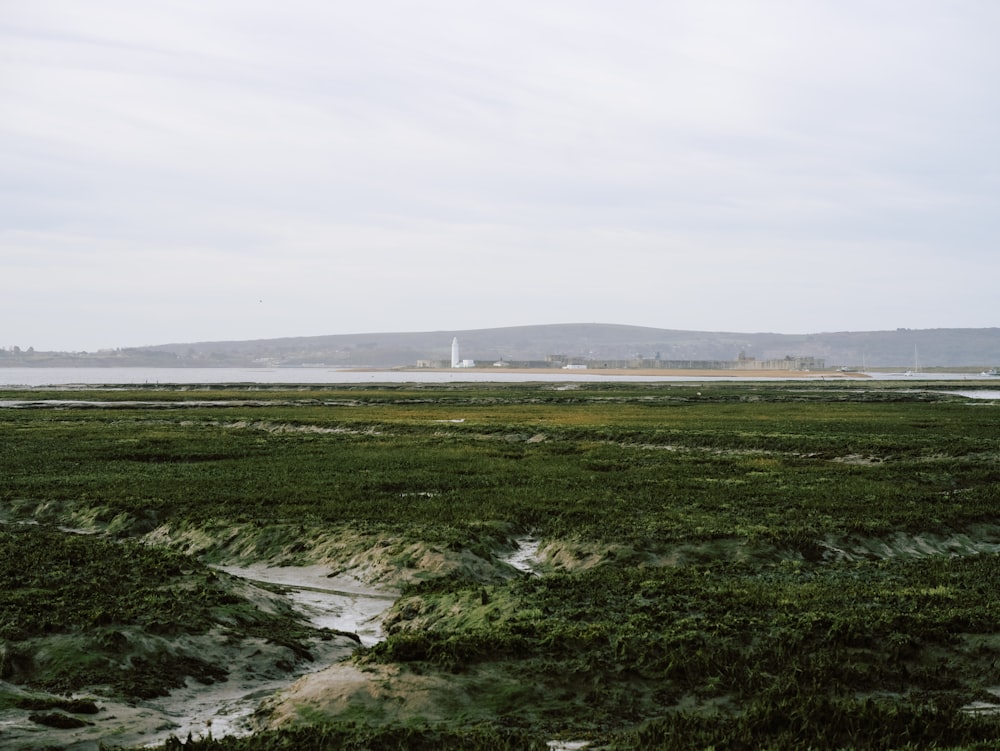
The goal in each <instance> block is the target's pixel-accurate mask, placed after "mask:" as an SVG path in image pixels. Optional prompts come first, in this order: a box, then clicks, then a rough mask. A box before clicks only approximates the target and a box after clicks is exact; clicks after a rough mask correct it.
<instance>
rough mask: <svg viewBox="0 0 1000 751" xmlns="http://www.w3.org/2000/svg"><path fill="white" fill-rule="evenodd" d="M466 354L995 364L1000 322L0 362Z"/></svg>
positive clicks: (201, 362)
mask: <svg viewBox="0 0 1000 751" xmlns="http://www.w3.org/2000/svg"><path fill="white" fill-rule="evenodd" d="M455 337H458V341H459V347H460V351H461V357H462V358H463V359H469V360H475V361H476V363H477V364H481V365H486V366H488V365H492V364H493V363H494V362H497V361H499V360H504V361H539V360H545V359H546V357H548V356H550V355H562V356H565V357H568V358H584V359H592V360H631V359H635V358H640V357H641V358H647V359H652V358H659V359H661V360H736V359H738V358H739V357H740V356H741V354H742V355H743V356H745V357H750V358H755V359H757V360H780V359H784V358H786V357H803V358H806V357H812V358H816V359H821V360H824V361H825V363H826V366H827V367H828V368H837V367H850V368H862V367H868V368H902V369H906V368H913V367H914V366H915V365H916V366H918V367H919V368H921V369H923V368H983V369H988V368H994V367H998V366H1000V328H952V329H895V330H892V331H838V332H823V333H816V334H777V333H737V332H719V331H684V330H678V329H658V328H651V327H646V326H628V325H621V324H607V323H560V324H541V325H534V326H509V327H503V328H489V329H454V330H447V331H423V332H395V333H393V332H383V333H361V334H331V335H327V336H297V337H283V338H278V339H251V340H243V341H202V342H191V343H175V344H161V345H154V346H149V347H130V348H125V349H116V350H112V351H101V352H97V353H65V352H35V351H33V350H31V351H28V352H21V351H10V350H0V366H25V365H30V366H39V367H44V366H73V365H88V366H133V365H134V366H149V367H154V366H159V367H222V366H231V367H254V366H267V367H271V366H296V365H325V366H329V367H371V368H395V367H406V366H415V365H416V364H417V362H418V361H421V360H423V361H445V362H450V360H451V342H452V339H453V338H455Z"/></svg>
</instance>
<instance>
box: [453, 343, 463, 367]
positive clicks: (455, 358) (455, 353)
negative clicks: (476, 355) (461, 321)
mask: <svg viewBox="0 0 1000 751" xmlns="http://www.w3.org/2000/svg"><path fill="white" fill-rule="evenodd" d="M461 364H462V361H461V360H459V359H458V337H457V336H456V337H455V338H454V339H452V340H451V367H453V368H457V367H459V366H460V365H461Z"/></svg>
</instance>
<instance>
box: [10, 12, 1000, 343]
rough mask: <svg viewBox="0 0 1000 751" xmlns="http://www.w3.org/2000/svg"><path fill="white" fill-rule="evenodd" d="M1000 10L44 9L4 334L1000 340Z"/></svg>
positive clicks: (15, 117)
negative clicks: (547, 330) (694, 331)
mask: <svg viewBox="0 0 1000 751" xmlns="http://www.w3.org/2000/svg"><path fill="white" fill-rule="evenodd" d="M998 21H1000V7H998V6H996V5H995V4H993V3H991V2H987V1H986V0H957V1H956V2H952V3H948V4H942V3H938V2H930V1H927V2H924V1H921V0H918V1H911V0H907V1H906V2H904V1H903V0H884V2H879V3H875V4H871V3H861V2H855V1H853V0H849V1H848V2H833V0H817V2H810V3H798V2H790V1H789V0H752V1H751V2H741V3H732V2H724V1H723V0H706V2H698V3H694V2H691V3H687V2H685V3H671V4H662V3H652V2H641V1H638V0H635V1H632V2H625V3H621V4H618V5H615V6H609V5H607V4H605V3H596V2H572V3H571V2H569V1H568V0H558V1H557V0H554V1H550V2H540V3H524V2H520V1H515V2H510V3H504V4H494V5H489V6H481V5H469V4H467V3H460V2H457V0H440V1H437V2H430V3H421V4H419V5H414V4H412V3H406V2H401V1H397V2H388V1H384V0H378V1H376V2H373V3H366V4H357V3H355V4H329V3H320V2H312V1H310V0H298V1H297V2H291V3H288V4H283V5H281V6H276V5H274V4H272V3H263V2H241V3H234V2H228V1H223V0H219V1H218V2H213V3H196V2H181V1H180V0H171V2H167V3H160V4H156V5H136V4H134V3H128V2H123V1H122V0H101V1H97V2H92V3H87V4H86V5H85V6H82V5H80V4H78V3H74V2H59V1H57V0H37V1H36V2H32V3H24V4H19V5H17V6H16V7H13V8H11V9H9V12H8V13H6V14H5V16H4V17H3V18H2V19H0V49H2V50H3V52H2V57H0V98H2V102H3V108H4V118H3V119H2V120H0V146H2V148H0V155H2V156H0V159H2V162H0V201H2V203H0V227H2V228H3V229H2V233H0V265H2V268H3V271H4V276H5V277H8V278H14V277H16V278H17V279H18V283H17V284H14V285H8V287H13V289H10V292H9V294H5V295H4V297H3V299H2V301H0V320H3V321H4V327H3V328H4V331H3V332H2V333H3V335H4V336H5V337H6V338H11V337H13V338H15V339H18V340H21V343H22V344H23V345H31V346H35V347H36V348H48V347H52V348H74V349H75V348H83V347H96V346H102V347H104V346H118V345H128V344H135V343H153V342H156V341H161V340H171V341H187V340H201V339H217V338H256V337H258V336H261V337H263V336H279V335H298V334H320V333H336V332H351V331H375V330H394V329H407V330H414V329H436V328H461V327H474V326H501V325H508V324H510V325H514V324H524V323H543V322H550V321H567V320H586V321H607V322H615V323H637V324H643V325H650V326H664V327H675V328H701V329H720V328H721V329H729V330H742V329H754V330H765V329H766V330H779V331H789V332H791V331H810V330H832V329H851V328H854V329H858V328H884V327H895V326H897V325H904V326H911V327H917V326H921V325H924V326H939V325H940V326H962V325H965V326H987V325H995V324H996V319H995V316H994V314H993V312H992V310H993V307H994V305H993V302H992V299H993V297H994V294H993V290H992V289H991V287H992V286H993V285H992V282H991V281H990V280H991V279H992V277H993V276H995V272H996V271H997V266H998V264H1000V262H998V261H996V260H995V258H996V256H995V253H994V249H993V241H994V238H995V237H996V236H997V230H1000V226H998V225H1000V220H998V219H997V218H995V216H996V211H995V206H996V205H997V203H998V200H997V199H998V197H1000V196H998V192H1000V178H998V174H1000V152H998V146H997V142H996V139H995V136H994V134H993V130H994V125H995V123H996V122H997V121H998V120H1000V117H998V116H1000V111H998V110H1000V105H998V104H997V100H996V97H995V95H994V92H995V91H996V90H997V87H998V84H1000V52H997V51H996V45H995V43H994V40H993V35H994V30H995V29H996V28H997V25H998V24H997V22H998ZM28 258H30V260H27V259H28ZM970 268H973V269H975V271H974V273H971V274H970V273H968V270H969V269H970ZM852 295H853V296H854V297H853V298H852V299H854V302H853V303H852V304H850V305H845V304H844V300H845V298H847V297H851V296H852ZM931 298H932V299H933V300H934V303H933V305H929V304H928V303H927V300H928V299H931ZM261 299H266V300H268V301H272V302H270V303H268V302H265V303H261V302H260V300H261ZM248 301H253V303H254V304H253V305H250V303H249V302H248ZM28 309H30V310H31V311H32V315H30V316H25V315H23V312H24V311H25V310H28ZM73 311H75V313H72V312H73ZM263 311H266V313H265V312H263ZM457 311H460V313H461V318H462V319H463V320H461V321H460V320H453V319H454V318H455V316H456V314H457ZM71 314H72V316H73V320H74V322H75V325H76V327H77V328H76V330H74V331H67V328H66V327H65V325H64V323H65V321H66V320H67V316H68V315H71ZM15 321H16V324H15V323H14V322H15ZM28 339H32V340H33V341H28Z"/></svg>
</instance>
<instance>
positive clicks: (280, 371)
mask: <svg viewBox="0 0 1000 751" xmlns="http://www.w3.org/2000/svg"><path fill="white" fill-rule="evenodd" d="M824 377H825V376H824V374H822V373H816V374H815V375H811V376H794V377H793V378H787V379H786V378H770V377H760V378H755V377H747V376H725V375H719V376H707V377H706V376H695V375H692V376H675V375H664V376H657V375H599V374H597V373H587V372H586V371H579V370H556V371H553V372H552V373H526V372H517V371H511V370H498V371H497V372H485V373H484V372H481V371H471V372H470V371H462V370H456V371H428V372H421V371H418V370H371V371H368V370H345V369H338V368H0V386H8V387H9V386H24V387H37V386H75V385H80V386H101V385H119V384H120V385H130V386H135V385H157V384H163V385H167V384H182V385H192V384H202V383H204V384H220V383H260V384H282V383H285V384H298V383H302V384H324V383H331V384H336V383H470V382H472V383H594V382H598V383H599V382H608V381H623V382H638V381H643V382H670V381H675V382H683V381H705V382H708V381H782V380H793V379H794V380H795V381H806V380H822V379H824ZM869 377H870V378H872V379H875V380H899V381H900V382H903V383H905V382H907V381H914V380H920V381H928V380H934V381H941V380H947V381H984V380H996V377H995V376H994V377H992V378H988V377H985V376H981V375H976V374H971V373H920V374H919V375H915V376H905V375H903V374H901V373H871V374H869Z"/></svg>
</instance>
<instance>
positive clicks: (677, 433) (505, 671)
mask: <svg viewBox="0 0 1000 751" xmlns="http://www.w3.org/2000/svg"><path fill="white" fill-rule="evenodd" d="M918 385H919V388H914V385H913V384H912V383H909V382H908V383H907V387H906V388H905V389H903V388H900V386H899V384H892V383H885V382H854V381H840V382H827V383H822V382H815V381H810V382H804V381H803V382H788V383H780V384H779V383H711V384H709V383H701V384H695V383H672V384H622V383H608V384H587V385H568V384H563V385H558V384H554V385H545V386H543V385H538V384H511V385H497V384H488V385H483V384H480V385H413V384H401V385H396V386H338V387H322V388H321V387H300V388H291V387H287V386H283V387H273V388H272V387H222V386H220V387H213V388H208V387H205V388H179V387H178V388H170V387H162V388H155V389H153V388H149V389H132V388H128V389H104V390H95V391H80V390H74V391H72V392H65V391H53V392H44V391H40V390H33V391H31V392H24V391H16V392H9V393H6V394H4V393H0V399H10V400H18V404H17V405H16V406H10V407H9V408H7V409H3V410H0V422H2V426H0V431H2V433H0V434H2V436H3V441H2V443H0V478H2V484H0V504H2V505H0V516H2V518H3V519H4V520H5V521H6V522H7V524H6V525H4V526H3V527H0V555H2V556H3V557H4V558H3V561H2V562H0V640H2V641H0V649H2V654H0V657H2V659H0V679H3V680H7V681H12V682H15V683H19V684H21V685H24V686H27V687H29V688H32V689H36V690H48V691H50V692H51V691H69V690H78V689H84V688H89V687H92V686H94V685H100V686H103V687H105V688H104V690H105V691H113V692H118V694H120V695H123V696H129V695H131V696H141V695H142V692H150V691H157V690H165V689H166V688H169V687H170V686H171V685H175V683H176V681H177V680H178V679H179V677H183V675H185V674H186V675H191V676H193V677H196V678H200V679H202V680H219V679H221V678H224V672H223V674H221V675H220V674H219V672H218V671H219V670H220V669H223V668H224V667H225V666H223V668H220V667H219V666H216V665H206V664H200V663H198V662H197V661H193V662H192V661H185V660H184V659H180V658H178V659H176V660H174V661H173V662H171V661H170V660H169V659H167V657H165V656H163V655H169V654H171V653H170V652H169V651H163V652H162V654H160V653H157V654H158V655H160V656H159V657H157V659H160V662H159V663H157V662H155V661H149V660H148V661H147V662H145V663H144V662H142V661H134V660H133V661H132V662H130V663H129V664H128V665H127V666H125V667H122V668H120V669H118V670H117V672H116V668H115V667H114V666H115V664H116V663H115V660H114V659H113V653H114V638H113V637H111V636H108V634H114V633H123V629H126V628H127V629H133V630H138V631H140V632H150V633H153V634H155V635H157V636H158V638H169V637H170V636H171V635H172V634H174V635H178V636H180V635H182V634H183V635H190V634H197V633H199V632H200V631H206V630H211V629H212V628H213V627H215V625H217V624H218V623H220V622H222V623H225V624H227V628H229V629H230V630H231V631H232V633H233V634H234V636H233V638H237V636H238V637H239V638H249V637H255V638H270V639H279V640H284V641H285V643H287V644H290V645H298V646H299V647H300V648H303V649H304V647H302V645H303V643H304V640H305V639H306V638H307V637H308V636H309V634H308V633H307V632H306V631H303V630H302V626H301V624H296V623H294V620H293V619H292V618H291V617H290V616H288V615H287V614H280V613H278V614H275V617H276V620H272V621H268V622H266V623H265V622H263V621H262V620H261V619H260V618H254V617H251V616H250V615H249V613H248V612H243V611H242V610H241V608H243V607H244V606H245V603H244V602H243V601H241V600H240V598H239V597H237V596H236V595H234V594H233V593H232V591H230V590H229V589H226V588H225V587H222V586H221V585H220V584H218V582H217V581H216V578H217V575H215V574H213V573H212V572H211V571H210V570H208V569H206V568H205V565H204V564H205V563H206V562H234V561H237V562H261V561H264V562H272V563H276V562H280V563H283V564H289V563H299V564H306V563H322V564H324V565H328V566H330V568H331V570H332V571H353V572H355V573H359V574H361V573H363V574H365V575H367V576H369V577H370V578H372V579H377V580H379V581H382V582H386V583H389V584H392V585H394V586H398V587H402V589H403V596H402V597H400V599H399V600H398V601H397V602H396V604H395V605H394V606H393V608H392V610H391V611H390V612H389V613H388V615H387V618H386V631H387V638H386V640H385V641H384V642H382V643H380V644H378V645H376V646H374V647H371V648H368V649H364V650H361V651H359V652H358V653H357V655H356V656H355V657H354V658H353V661H352V664H351V669H352V670H355V671H357V672H359V673H360V674H363V675H366V676H369V677H370V681H372V682H375V681H378V682H380V685H381V686H382V689H381V690H382V692H383V693H382V694H381V695H382V696H384V697H390V699H391V700H383V701H373V700H372V698H371V697H372V695H373V692H372V691H370V690H369V691H368V692H367V693H365V692H363V691H362V692H358V691H355V692H354V693H352V694H350V695H348V694H346V693H345V692H344V690H343V688H342V686H340V685H339V684H338V683H337V681H336V680H335V679H333V678H331V679H328V680H327V684H322V685H319V684H320V683H321V682H322V680H323V679H322V678H316V679H315V680H314V681H313V683H312V684H310V685H309V689H310V691H311V693H309V694H308V701H307V700H306V698H305V694H301V695H299V696H297V695H296V694H295V692H294V691H293V692H291V693H290V694H289V695H287V696H285V697H283V698H282V699H281V700H280V701H275V702H273V703H271V704H270V705H269V708H268V711H267V712H266V713H262V715H261V732H260V733H258V734H256V735H254V736H253V737H250V738H244V739H229V740H225V741H223V740H216V741H196V742H195V744H196V745H193V746H191V747H199V748H200V747H205V748H240V749H258V748H259V749H271V748H295V747H301V746H302V745H303V744H305V745H309V744H312V745H313V746H315V747H323V748H399V747H404V748H442V747H455V748H526V747H532V746H535V747H538V748H544V747H545V745H544V744H545V741H546V740H547V739H551V738H556V737H566V738H574V739H589V740H591V741H592V743H593V744H594V746H595V747H601V746H604V747H609V748H618V749H633V748H678V749H687V748H691V749H699V748H706V747H709V746H714V747H716V748H748V749H749V748H764V747H771V748H793V747H812V748H831V749H832V748H847V747H857V748H862V747H863V748H904V747H911V748H918V747H919V748H922V747H929V746H937V747H954V748H959V747H963V748H993V747H995V743H996V741H995V739H996V738H998V737H1000V722H998V721H997V719H996V718H995V717H994V716H993V715H991V714H988V713H973V712H971V711H967V709H963V708H967V707H969V706H970V705H971V704H972V703H973V702H984V703H991V704H992V703H998V702H1000V700H998V699H997V697H996V696H995V695H994V694H993V693H992V692H991V689H993V690H997V687H1000V662H998V660H1000V629H998V627H997V624H998V623H1000V597H998V594H1000V593H998V584H997V582H998V581H1000V579H998V574H1000V557H998V555H997V552H996V551H998V550H1000V511H998V509H1000V505H998V504H1000V412H998V408H1000V405H997V404H996V403H993V402H989V401H971V400H967V399H964V398H960V397H956V396H952V395H949V394H947V393H946V392H945V390H944V389H943V388H942V387H940V386H935V385H934V384H931V383H926V384H918ZM66 400H72V401H66ZM29 521H30V522H37V523H38V525H37V526H25V525H24V524H16V522H29ZM58 527H70V528H73V529H74V530H77V531H86V532H91V533H93V534H90V535H86V536H84V535H71V534H68V533H66V532H60V531H58V529H57V528H58ZM528 535H531V536H533V537H534V538H537V539H538V540H540V549H539V555H538V560H537V561H536V564H535V565H536V573H537V574H538V575H531V576H529V575H524V574H519V573H517V572H516V571H514V570H513V569H511V568H510V567H509V566H507V565H506V564H504V563H503V562H502V561H501V560H500V557H502V555H503V553H504V552H509V551H510V550H511V549H513V548H514V546H515V545H516V544H517V541H518V540H519V539H520V538H523V537H525V536H528ZM26 550H30V557H26V556H25V551H26ZM29 562H30V566H28V563H29ZM95 567H96V568H95ZM29 569H30V570H31V571H34V572H36V573H35V574H34V575H30V576H29V575H28V574H27V573H26V571H28V570H29ZM97 572H99V574H98V573H97ZM214 577H216V578H214ZM98 582H99V586H98V584H97V583H98ZM95 587H97V589H95ZM128 633H130V634H131V633H133V632H132V631H129V632H128ZM47 634H73V635H75V637H78V638H81V639H84V638H86V639H90V640H91V642H88V643H99V644H101V645H103V646H102V650H103V651H102V652H100V654H101V655H104V656H105V657H106V658H107V659H104V660H103V661H100V660H98V661H96V662H95V661H93V660H91V661H90V662H89V663H88V664H87V665H84V666H81V665H80V664H79V663H80V661H79V660H75V661H74V660H64V661H63V663H64V664H56V665H53V664H51V661H49V662H45V660H43V659H42V657H41V656H40V655H43V653H44V649H45V647H44V637H45V635H47ZM101 639H103V641H100V640H101ZM94 640H97V641H94ZM161 658H162V659H161ZM91 663H93V664H91ZM161 663H162V664H161ZM166 664H169V666H170V669H169V670H165V669H164V665H166ZM345 669H346V668H345ZM161 675H162V676H163V679H162V681H161V685H157V680H159V679H158V678H157V676H161ZM303 690H305V689H304V688H303ZM130 692H131V693H130ZM417 696H420V697H421V701H420V702H417V701H416V698H415V697H417ZM2 698H3V697H2V695H0V702H2ZM0 738H2V736H0Z"/></svg>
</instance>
